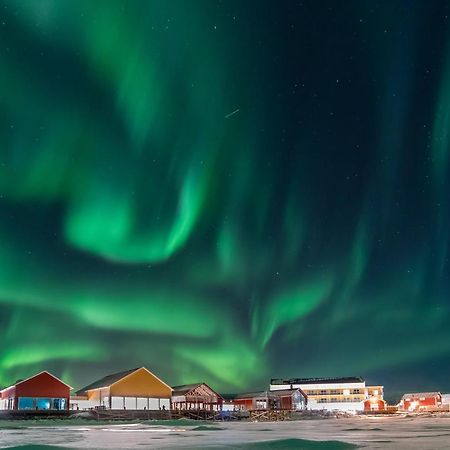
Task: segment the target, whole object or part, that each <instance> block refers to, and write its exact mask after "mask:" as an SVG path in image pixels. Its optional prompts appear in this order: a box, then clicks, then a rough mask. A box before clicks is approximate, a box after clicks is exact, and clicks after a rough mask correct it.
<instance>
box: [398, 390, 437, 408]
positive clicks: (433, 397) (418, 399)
mask: <svg viewBox="0 0 450 450" xmlns="http://www.w3.org/2000/svg"><path fill="white" fill-rule="evenodd" d="M441 405H442V395H441V393H440V392H416V393H411V394H405V395H404V396H403V397H402V399H401V400H400V403H399V405H398V409H399V411H410V412H413V411H414V412H418V411H429V410H434V409H438V408H440V407H441Z"/></svg>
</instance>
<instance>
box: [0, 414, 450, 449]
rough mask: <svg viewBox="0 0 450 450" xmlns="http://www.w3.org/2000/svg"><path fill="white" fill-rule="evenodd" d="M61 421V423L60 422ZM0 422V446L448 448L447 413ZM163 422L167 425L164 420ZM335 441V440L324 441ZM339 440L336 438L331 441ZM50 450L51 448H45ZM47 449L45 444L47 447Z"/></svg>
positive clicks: (103, 447)
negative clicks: (235, 419)
mask: <svg viewBox="0 0 450 450" xmlns="http://www.w3.org/2000/svg"><path fill="white" fill-rule="evenodd" d="M60 422H63V423H60ZM60 422H58V421H54V422H53V423H49V422H45V423H44V424H43V425H41V424H39V422H38V421H36V422H28V421H21V422H17V421H15V422H6V421H4V422H2V423H0V448H17V447H20V446H23V445H29V446H28V447H25V448H23V447H22V450H24V449H27V450H31V449H33V450H36V449H42V448H45V447H36V446H59V447H60V448H64V449H98V450H100V449H110V450H115V449H117V450H119V449H120V450H128V449H137V448H141V449H147V448H148V449H168V448H174V449H176V448H180V449H181V448H184V449H197V448H210V449H214V448H215V449H226V448H228V449H258V448H261V449H265V448H273V449H291V448H296V449H305V450H313V449H326V450H332V449H336V450H337V449H342V450H343V449H348V448H354V446H353V445H348V444H354V445H356V446H357V447H360V448H364V449H417V450H418V449H420V450H427V449H429V450H438V449H448V448H450V444H449V443H450V417H440V416H430V417H421V416H416V417H392V416H387V417H373V418H371V417H353V418H340V419H335V418H333V419H311V420H298V421H290V422H260V423H251V422H215V423H212V422H210V423H205V422H203V423H202V422H190V421H180V422H177V421H170V422H164V421H154V422H152V421H144V422H140V423H127V424H120V423H119V424H117V423H109V424H106V423H102V424H97V423H96V422H89V421H85V423H83V424H81V423H80V421H79V420H78V421H75V422H72V421H70V420H69V421H60ZM165 423H166V424H167V425H165ZM325 441H334V442H325ZM336 441H339V442H340V443H339V442H336ZM50 448H51V449H52V450H55V447H50ZM47 450H48V449H47Z"/></svg>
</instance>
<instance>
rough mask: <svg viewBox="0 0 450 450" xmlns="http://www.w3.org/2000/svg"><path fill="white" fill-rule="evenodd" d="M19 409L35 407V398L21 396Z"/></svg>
mask: <svg viewBox="0 0 450 450" xmlns="http://www.w3.org/2000/svg"><path fill="white" fill-rule="evenodd" d="M19 409H34V402H33V398H31V397H19Z"/></svg>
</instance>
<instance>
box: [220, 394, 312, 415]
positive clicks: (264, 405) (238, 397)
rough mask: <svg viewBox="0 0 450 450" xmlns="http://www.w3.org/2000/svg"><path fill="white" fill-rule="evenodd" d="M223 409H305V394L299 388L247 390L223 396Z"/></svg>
mask: <svg viewBox="0 0 450 450" xmlns="http://www.w3.org/2000/svg"><path fill="white" fill-rule="evenodd" d="M224 397H225V401H224V409H226V410H232V411H237V410H240V411H254V410H289V411H293V410H295V411H299V410H303V409H306V403H307V398H306V394H305V393H304V392H303V391H302V390H301V389H283V390H279V391H273V392H271V391H260V392H248V393H244V394H233V395H227V396H224Z"/></svg>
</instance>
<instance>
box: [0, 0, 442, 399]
mask: <svg viewBox="0 0 450 450" xmlns="http://www.w3.org/2000/svg"><path fill="white" fill-rule="evenodd" d="M449 15H450V4H449V3H448V2H447V1H440V0H435V1H433V2H429V1H426V0H423V1H404V0H385V1H378V0H348V1H340V0H334V1H330V0H323V1H320V2H317V1H315V0H304V1H299V0H296V1H293V0H285V1H283V2H276V1H266V0H261V1H259V2H257V4H256V3H254V2H248V1H243V0H222V1H220V0H195V1H191V2H187V1H185V0H170V1H165V0H148V1H143V0H141V1H139V0H135V1H125V0H98V1H95V2H92V1H90V0H76V1H75V0H64V1H61V0H17V1H14V0H0V304H1V305H0V306H1V310H0V311H1V312H0V342H1V344H0V384H8V383H10V382H13V381H14V380H15V379H17V378H23V377H25V376H29V375H31V374H33V373H34V372H37V371H40V370H43V369H47V370H50V371H53V372H54V373H55V374H57V375H59V376H62V377H64V379H65V380H66V381H67V382H69V383H70V384H72V385H73V386H75V387H80V386H82V385H84V384H85V383H88V382H90V381H92V380H93V379H96V378H97V377H100V376H102V375H104V374H106V373H110V372H114V371H119V370H124V369H128V368H130V367H136V366H142V365H145V366H147V367H148V368H149V369H150V370H153V371H154V372H155V373H157V374H158V375H159V376H160V377H161V378H163V379H164V380H165V381H167V382H168V383H169V384H180V383H188V382H196V381H206V382H208V383H209V384H210V385H211V386H213V387H215V388H216V389H218V390H222V391H225V392H226V391H239V390H241V391H242V390H246V389H254V388H264V387H265V386H266V385H267V384H268V382H269V380H270V378H271V377H309V376H318V377H320V376H348V375H361V376H364V377H366V378H367V380H368V381H369V382H372V383H377V384H384V385H385V387H386V390H387V391H388V390H391V392H395V391H398V392H401V391H405V390H413V389H414V390H417V389H419V390H421V389H436V390H441V391H445V390H450V378H449V377H448V371H449V370H450V362H449V361H450V359H449V356H450V327H449V326H448V323H449V318H450V301H449V297H450V280H449V274H450V263H449V249H450V204H449V196H450V195H449V194H450V170H449V169H450V26H449V25H450V18H449Z"/></svg>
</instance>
